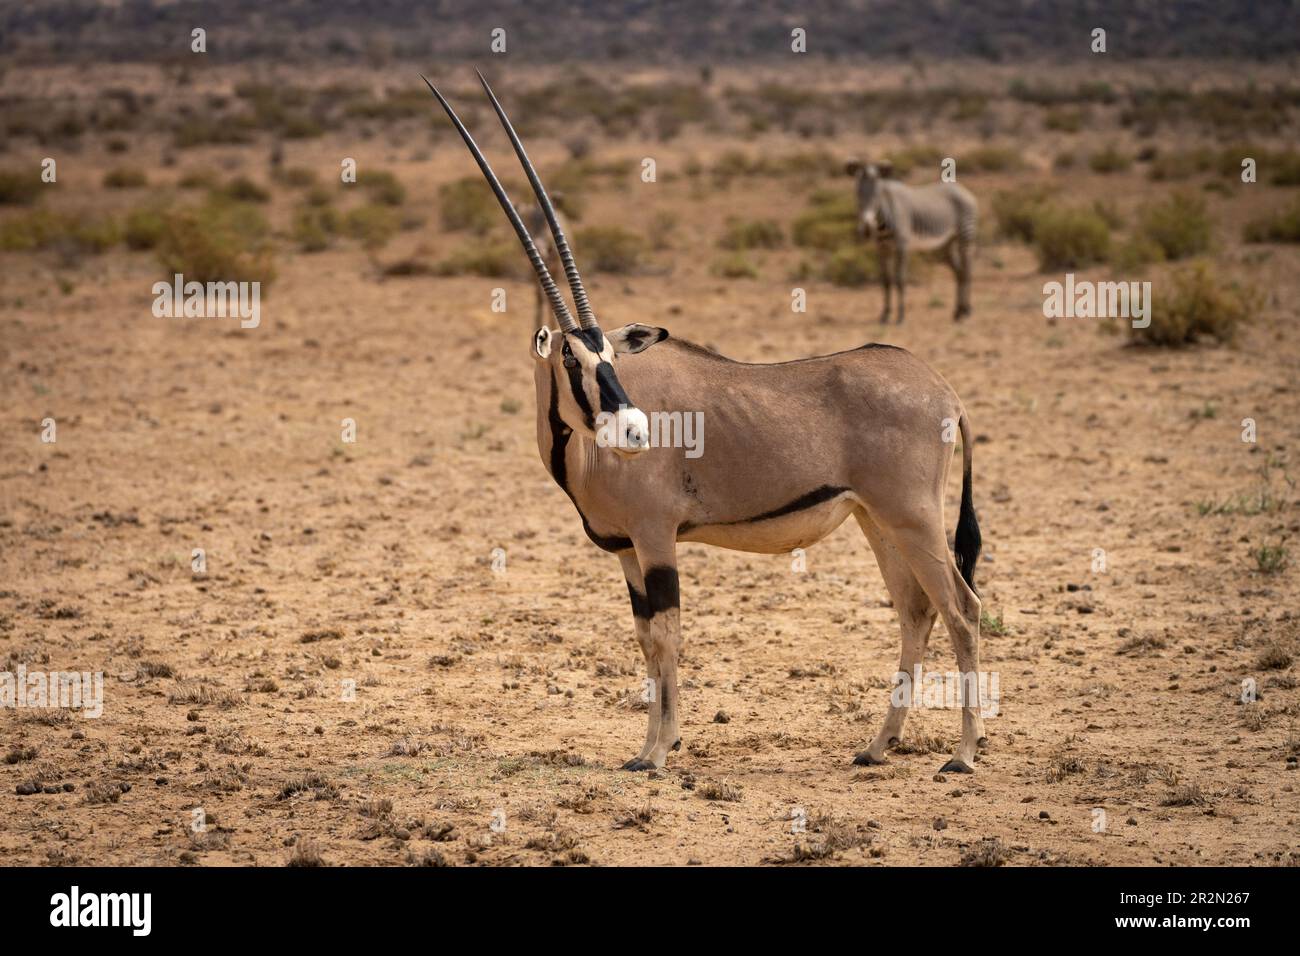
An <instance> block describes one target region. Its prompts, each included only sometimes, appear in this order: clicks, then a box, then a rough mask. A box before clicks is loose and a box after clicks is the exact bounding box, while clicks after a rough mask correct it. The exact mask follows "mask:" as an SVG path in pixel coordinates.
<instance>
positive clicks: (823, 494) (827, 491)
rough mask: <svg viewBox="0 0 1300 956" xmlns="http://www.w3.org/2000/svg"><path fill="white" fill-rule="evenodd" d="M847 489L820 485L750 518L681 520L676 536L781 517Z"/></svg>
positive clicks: (822, 501) (812, 506)
mask: <svg viewBox="0 0 1300 956" xmlns="http://www.w3.org/2000/svg"><path fill="white" fill-rule="evenodd" d="M848 490H849V489H848V488H836V487H833V486H831V485H822V486H821V487H820V488H818V489H817V490H816V491H810V492H808V494H806V495H802V496H801V497H799V498H796V499H795V500H794V501H791V502H788V503H786V504H783V505H782V506H781V507H779V508H773V509H772V510H771V511H765V512H763V513H762V514H761V515H754V516H753V517H752V518H739V519H737V520H736V521H704V522H700V523H698V524H697V523H696V522H693V521H683V522H682V523H681V524H679V525H678V526H677V536H678V537H679V538H680V537H681V536H682V535H684V534H686V532H688V531H694V530H696V529H697V528H709V527H732V526H735V525H742V524H753V523H754V522H756V521H768V520H770V519H772V518H782V517H784V516H785V515H790V514H794V513H795V512H797V511H804V510H806V509H808V508H815V507H816V506H817V505H820V504H824V503H825V502H827V501H830V500H831V499H832V498H835V497H838V496H839V495H842V494H843V493H844V492H846V491H848Z"/></svg>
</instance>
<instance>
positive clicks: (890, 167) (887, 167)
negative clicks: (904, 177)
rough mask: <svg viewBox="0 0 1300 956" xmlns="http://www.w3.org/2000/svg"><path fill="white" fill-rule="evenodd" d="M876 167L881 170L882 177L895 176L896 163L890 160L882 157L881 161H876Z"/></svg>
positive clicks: (891, 177)
mask: <svg viewBox="0 0 1300 956" xmlns="http://www.w3.org/2000/svg"><path fill="white" fill-rule="evenodd" d="M876 169H877V170H878V171H879V172H880V178H881V179H893V178H894V164H893V163H891V162H890V161H889V160H887V159H882V160H881V161H880V162H878V163H876Z"/></svg>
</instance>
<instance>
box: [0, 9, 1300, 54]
mask: <svg viewBox="0 0 1300 956" xmlns="http://www.w3.org/2000/svg"><path fill="white" fill-rule="evenodd" d="M1298 23H1300V3H1297V2H1296V0H1262V2H1257V0H1077V2H1049V0H805V2H802V3H797V2H776V0H718V2H699V0H665V2H660V3H652V2H645V0H626V2H623V3H614V2H601V0H549V2H539V0H533V2H528V0H432V2H428V3H420V2H418V0H274V2H268V0H201V2H199V0H196V2H186V0H179V2H178V0H119V2H107V0H41V2H39V3H29V2H24V0H0V55H3V56H5V57H6V58H18V59H27V60H40V61H49V60H63V61H68V62H85V61H95V60H118V61H126V60H145V61H149V60H167V59H174V58H176V57H178V56H180V55H183V54H184V53H186V52H187V50H188V37H189V32H190V30H191V29H192V28H193V27H195V26H201V27H203V28H204V29H206V30H207V32H208V37H209V39H208V50H209V53H210V54H213V55H216V56H220V57H221V58H222V59H232V60H235V59H249V58H259V59H260V58H275V59H280V60H285V61H289V62H293V61H313V62H320V61H321V60H322V59H331V58H332V59H338V60H340V61H347V60H357V61H362V60H369V61H377V62H384V61H385V60H387V59H393V58H401V59H419V60H426V61H427V60H446V59H466V58H476V59H481V58H482V57H483V55H484V54H485V53H486V52H487V44H488V41H489V36H490V33H491V31H492V29H493V28H494V27H503V28H505V29H506V31H507V43H508V47H507V51H508V52H507V55H508V56H510V57H511V58H512V59H516V58H517V59H525V60H563V61H566V62H573V61H577V60H584V59H586V60H602V61H608V60H628V61H636V62H662V61H694V62H700V61H718V60H724V61H735V60H750V59H766V58H770V57H775V56H778V55H784V54H786V53H788V51H789V44H790V30H791V29H792V28H794V27H803V28H805V29H806V30H807V31H808V49H809V52H810V53H814V54H818V55H824V56H833V57H845V58H855V59H865V58H871V57H889V58H907V57H922V58H926V59H941V58H950V57H975V58H981V59H987V60H991V61H998V62H1014V61H1016V60H1036V61H1038V60H1044V59H1060V58H1075V57H1082V56H1085V55H1087V53H1088V42H1089V35H1090V32H1091V30H1092V29H1093V28H1094V27H1099V26H1100V27H1104V28H1105V29H1106V31H1107V39H1108V47H1109V50H1108V52H1109V54H1110V55H1111V56H1113V57H1116V58H1120V59H1126V60H1133V59H1143V58H1151V57H1157V58H1170V57H1215V58H1240V59H1274V58H1278V57H1283V56H1288V55H1293V54H1295V53H1296V52H1297V49H1298V48H1300V29H1297V24H1298Z"/></svg>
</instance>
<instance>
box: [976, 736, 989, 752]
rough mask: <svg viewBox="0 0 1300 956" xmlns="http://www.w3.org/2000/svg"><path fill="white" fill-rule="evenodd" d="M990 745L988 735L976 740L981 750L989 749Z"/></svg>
mask: <svg viewBox="0 0 1300 956" xmlns="http://www.w3.org/2000/svg"><path fill="white" fill-rule="evenodd" d="M988 745H989V739H988V738H987V737H981V738H980V739H979V740H977V741H975V746H976V747H978V748H979V749H980V750H987V749H988Z"/></svg>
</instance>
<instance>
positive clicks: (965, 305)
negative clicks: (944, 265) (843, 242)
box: [844, 159, 978, 323]
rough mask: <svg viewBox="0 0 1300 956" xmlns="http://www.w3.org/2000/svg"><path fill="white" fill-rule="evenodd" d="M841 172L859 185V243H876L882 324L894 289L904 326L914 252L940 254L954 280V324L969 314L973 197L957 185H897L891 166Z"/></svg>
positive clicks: (857, 163)
mask: <svg viewBox="0 0 1300 956" xmlns="http://www.w3.org/2000/svg"><path fill="white" fill-rule="evenodd" d="M844 171H845V172H847V173H848V174H849V175H850V176H852V177H853V178H854V179H855V180H856V183H857V198H858V219H857V232H858V238H860V239H874V240H875V241H876V251H877V254H878V256H879V258H880V284H881V286H882V287H883V288H884V290H885V307H884V309H883V310H882V311H881V313H880V321H881V322H882V323H884V322H888V321H889V292H890V287H891V286H894V287H896V288H897V289H898V321H899V322H900V323H901V322H902V321H903V290H904V288H905V287H906V282H907V254H908V253H909V252H912V251H914V250H922V251H924V250H930V249H942V250H944V254H945V255H946V256H947V258H948V265H949V266H951V267H952V271H953V275H955V276H956V278H957V306H956V309H955V310H954V312H953V319H954V320H960V319H963V318H965V317H966V316H968V315H970V267H971V252H972V250H973V249H974V246H975V229H976V219H977V215H978V205H977V204H976V202H975V197H974V196H972V195H971V194H970V192H969V191H968V190H967V189H966V188H965V187H964V186H960V185H958V184H957V183H931V184H929V185H928V186H908V185H906V184H905V183H900V182H899V181H898V180H896V179H894V167H893V164H892V163H889V162H879V163H864V162H862V160H860V159H853V160H850V161H849V162H847V163H846V164H845V166H844Z"/></svg>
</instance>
